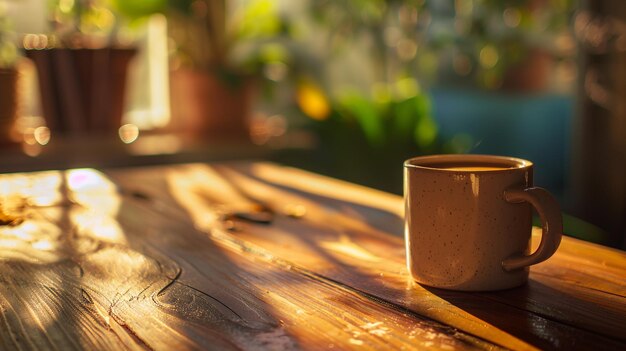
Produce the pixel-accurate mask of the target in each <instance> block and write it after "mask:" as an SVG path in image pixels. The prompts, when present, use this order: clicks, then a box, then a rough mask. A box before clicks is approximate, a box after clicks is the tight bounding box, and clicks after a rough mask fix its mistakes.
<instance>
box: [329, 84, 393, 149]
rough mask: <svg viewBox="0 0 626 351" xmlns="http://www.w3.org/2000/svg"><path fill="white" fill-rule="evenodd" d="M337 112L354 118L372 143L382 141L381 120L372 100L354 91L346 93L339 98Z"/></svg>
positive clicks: (379, 143) (383, 136)
mask: <svg viewBox="0 0 626 351" xmlns="http://www.w3.org/2000/svg"><path fill="white" fill-rule="evenodd" d="M339 112H340V113H343V114H345V115H348V116H351V117H353V118H354V119H356V120H357V121H358V122H359V125H360V126H361V129H362V130H363V133H364V134H365V137H366V138H367V140H368V141H369V142H370V143H371V144H372V145H374V146H381V145H382V144H383V143H384V141H385V133H384V130H383V120H382V118H381V116H380V114H379V113H378V109H377V108H376V105H375V104H374V103H373V102H372V101H370V100H368V99H366V98H365V97H363V96H361V95H359V94H356V93H350V94H346V95H344V96H343V97H342V98H341V99H340V100H339Z"/></svg>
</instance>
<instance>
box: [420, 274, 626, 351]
mask: <svg viewBox="0 0 626 351" xmlns="http://www.w3.org/2000/svg"><path fill="white" fill-rule="evenodd" d="M423 288H424V289H426V290H428V291H429V292H430V293H432V294H434V295H436V296H438V297H440V298H442V299H444V300H446V301H448V302H449V303H451V304H452V305H454V306H456V307H458V308H460V309H462V310H464V311H466V312H467V313H469V314H471V315H473V316H475V317H477V318H479V319H480V320H482V321H484V322H485V323H488V324H490V325H492V326H494V327H496V328H498V329H500V330H502V331H505V332H507V333H509V334H510V335H512V336H515V337H517V338H519V339H520V340H524V341H526V342H528V343H530V344H531V345H533V346H535V347H538V348H541V349H554V348H559V349H568V350H574V349H593V348H595V347H598V341H601V342H602V344H603V345H604V347H607V346H608V345H613V347H616V348H621V347H623V346H624V342H625V341H626V339H625V338H624V337H621V340H620V338H617V337H616V335H623V332H622V331H621V329H622V328H623V325H624V324H623V323H624V322H626V317H625V316H623V315H620V314H619V312H618V311H615V310H612V309H608V308H606V307H604V306H602V305H600V304H598V303H594V302H593V301H587V300H584V299H581V298H578V297H576V296H574V295H573V294H572V293H571V292H568V291H563V290H558V289H554V288H552V287H549V286H547V285H545V284H542V283H540V282H538V281H536V280H533V279H532V278H531V279H530V280H529V282H528V284H525V285H523V286H520V287H517V288H513V289H507V290H502V291H496V292H457V291H450V290H444V289H437V288H432V287H427V286H423ZM597 316H603V317H604V318H606V319H604V318H603V319H602V320H600V319H597V318H598V317H597Z"/></svg>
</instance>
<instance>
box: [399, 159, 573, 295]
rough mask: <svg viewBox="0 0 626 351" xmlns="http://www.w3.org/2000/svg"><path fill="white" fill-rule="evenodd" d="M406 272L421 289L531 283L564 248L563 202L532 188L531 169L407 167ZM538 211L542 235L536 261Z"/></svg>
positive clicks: (461, 163) (435, 163)
mask: <svg viewBox="0 0 626 351" xmlns="http://www.w3.org/2000/svg"><path fill="white" fill-rule="evenodd" d="M404 196H405V240H406V251H407V252H406V253H407V266H408V269H409V272H410V273H411V275H412V277H413V279H415V280H416V281H417V282H418V283H420V284H424V285H428V286H432V287H437V288H444V289H453V290H464V291H486V290H500V289H507V288H512V287H515V286H519V285H522V284H524V283H525V282H526V281H527V280H528V271H529V268H528V267H529V266H530V265H533V264H536V263H539V262H542V261H545V260H546V259H548V258H549V257H550V256H552V254H554V252H555V251H556V249H557V248H558V246H559V244H560V242H561V235H562V228H563V223H562V218H561V211H560V209H559V205H558V203H557V201H556V200H555V199H554V197H552V195H550V193H548V192H547V191H546V190H545V189H542V188H539V187H533V164H532V163H531V162H530V161H526V160H522V159H518V158H513V157H503V156H489V155H433V156H423V157H416V158H412V159H409V160H407V161H406V162H405V163H404ZM532 207H534V208H535V209H536V211H537V212H538V213H539V216H540V217H541V222H542V225H543V233H542V237H541V243H540V244H539V248H538V249H537V250H536V251H535V252H534V253H532V254H530V253H529V251H530V236H531V230H532V224H531V220H532Z"/></svg>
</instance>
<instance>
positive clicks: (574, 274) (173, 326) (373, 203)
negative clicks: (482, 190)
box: [0, 163, 626, 350]
mask: <svg viewBox="0 0 626 351" xmlns="http://www.w3.org/2000/svg"><path fill="white" fill-rule="evenodd" d="M0 198H1V199H2V205H3V216H2V221H3V222H4V223H5V225H2V226H0V348H1V349H6V350H19V349H24V350H29V349H59V350H71V349H90V350H91V349H111V350H120V349H155V350H187V349H215V350H230V349H234V350H239V349H243V350H264V349H267V350H292V349H309V350H317V349H336V350H346V349H355V350H360V349H407V350H410V349H422V348H427V347H432V348H434V349H446V350H448V349H501V348H510V349H519V350H530V349H537V348H539V349H565V350H572V349H604V350H620V349H621V350H624V349H626V253H624V252H622V251H617V250H612V249H608V248H605V247H601V246H597V245H593V244H590V243H586V242H583V241H579V240H575V239H571V238H564V240H563V243H562V244H561V247H560V249H559V251H558V252H557V254H556V255H555V256H554V257H553V258H551V259H550V260H549V261H548V262H545V263H543V264H540V265H537V266H534V267H533V268H532V270H531V276H530V282H529V283H528V285H526V286H524V287H520V288H516V289H512V290H507V291H501V292H491V293H461V292H450V291H444V290H437V289H432V288H427V287H422V286H420V285H417V284H415V283H413V282H412V281H411V280H410V279H409V277H408V275H407V271H406V268H405V259H404V242H403V238H402V232H403V227H402V199H401V198H399V197H397V196H394V195H389V194H386V193H381V192H378V191H374V190H371V189H366V188H363V187H359V186H356V185H353V184H348V183H344V182H340V181H336V180H332V179H328V178H324V177H321V176H317V175H313V174H310V173H306V172H303V171H299V170H296V169H290V168H286V167H280V166H276V165H272V164H267V163H236V164H224V165H214V166H209V165H205V164H189V165H178V166H161V167H151V168H135V169H119V170H112V171H102V172H101V171H97V170H93V169H82V170H69V171H50V172H40V173H32V174H26V173H22V174H6V175H0ZM270 210H271V211H270ZM251 216H252V218H250V217H251ZM246 219H248V220H246ZM250 219H253V220H252V221H250ZM267 221H271V222H270V223H266V222H267ZM7 223H8V224H7ZM534 234H535V239H536V234H537V233H534ZM534 241H535V242H536V240H534Z"/></svg>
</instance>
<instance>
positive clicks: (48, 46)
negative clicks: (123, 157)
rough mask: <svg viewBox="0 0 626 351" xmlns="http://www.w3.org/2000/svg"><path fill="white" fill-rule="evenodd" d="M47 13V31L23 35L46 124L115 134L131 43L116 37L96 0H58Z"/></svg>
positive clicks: (69, 131)
mask: <svg viewBox="0 0 626 351" xmlns="http://www.w3.org/2000/svg"><path fill="white" fill-rule="evenodd" d="M50 17H51V20H50V27H51V33H50V34H39V35H37V34H28V35H26V36H25V37H24V40H23V44H24V49H25V52H26V55H27V57H29V58H30V59H32V60H33V62H34V63H35V66H36V68H37V73H38V77H39V88H40V92H41V102H42V110H43V114H44V118H45V120H46V124H47V126H48V128H50V131H51V132H52V133H53V134H62V135H73V136H76V135H82V134H89V135H92V134H111V135H115V134H116V133H117V129H118V128H119V127H120V126H121V118H122V113H123V107H124V94H125V85H126V73H127V68H128V64H129V62H130V60H131V58H132V57H133V56H134V54H135V52H136V50H135V48H133V47H128V46H125V45H120V44H119V43H118V42H117V41H116V37H117V32H118V26H119V24H118V22H117V21H116V18H115V16H114V15H113V13H112V12H111V11H110V10H109V9H108V8H106V7H105V6H104V5H103V4H102V3H101V2H99V1H93V0H75V1H73V2H67V1H59V2H57V3H56V4H55V6H53V11H52V14H51V15H50Z"/></svg>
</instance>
